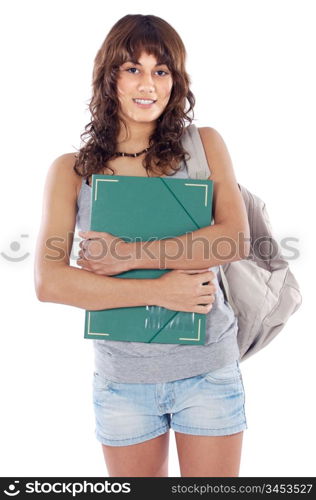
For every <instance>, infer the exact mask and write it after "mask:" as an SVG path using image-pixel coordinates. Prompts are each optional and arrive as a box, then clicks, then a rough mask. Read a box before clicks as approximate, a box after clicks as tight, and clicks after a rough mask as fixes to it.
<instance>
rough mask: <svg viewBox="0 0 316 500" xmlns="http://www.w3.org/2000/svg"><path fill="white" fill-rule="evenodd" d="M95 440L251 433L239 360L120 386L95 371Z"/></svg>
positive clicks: (113, 442)
mask: <svg viewBox="0 0 316 500" xmlns="http://www.w3.org/2000/svg"><path fill="white" fill-rule="evenodd" d="M93 406H94V413H95V423H96V427H95V437H96V438H97V440H98V441H100V442H101V443H102V444H106V445H110V446H126V445H131V444H136V443H141V442H143V441H147V440H148V439H152V438H154V437H157V436H159V435H160V434H163V433H165V432H167V431H168V430H169V428H172V429H173V430H174V431H177V432H182V433H185V434H194V435H197V436H225V435H229V434H235V433H237V432H240V431H242V430H244V429H247V428H248V427H247V421H246V415H245V392H244V385H243V381H242V374H241V371H240V368H239V361H238V360H237V361H234V362H233V363H230V364H228V365H226V366H224V367H222V368H219V369H217V370H212V371H210V372H207V373H203V374H201V375H196V376H194V377H189V378H184V379H180V380H174V381H172V382H165V383H157V384H148V383H119V382H113V381H111V380H108V379H107V378H105V377H103V376H102V375H100V374H99V373H97V372H94V373H93Z"/></svg>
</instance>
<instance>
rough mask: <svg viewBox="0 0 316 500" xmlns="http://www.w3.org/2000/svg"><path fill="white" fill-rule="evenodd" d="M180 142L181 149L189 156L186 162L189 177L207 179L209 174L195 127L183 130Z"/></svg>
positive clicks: (192, 125) (200, 140)
mask: <svg viewBox="0 0 316 500" xmlns="http://www.w3.org/2000/svg"><path fill="white" fill-rule="evenodd" d="M181 142H182V145H183V148H184V149H185V150H186V151H187V152H188V153H189V154H190V159H189V160H186V165H187V168H188V174H189V177H190V178H191V179H207V178H208V177H209V176H210V175H211V172H210V169H209V165H208V162H207V158H206V155H205V151H204V147H203V143H202V139H201V136H200V133H199V131H198V128H197V127H196V125H194V124H191V125H189V126H188V127H186V128H185V132H184V134H183V137H182V139H181Z"/></svg>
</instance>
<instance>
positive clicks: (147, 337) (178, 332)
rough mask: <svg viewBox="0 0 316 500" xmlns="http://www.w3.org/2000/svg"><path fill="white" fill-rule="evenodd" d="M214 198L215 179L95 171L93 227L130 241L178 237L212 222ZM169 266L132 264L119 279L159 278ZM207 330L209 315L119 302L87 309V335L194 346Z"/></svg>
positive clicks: (92, 228)
mask: <svg viewBox="0 0 316 500" xmlns="http://www.w3.org/2000/svg"><path fill="white" fill-rule="evenodd" d="M212 198H213V181H211V180H200V179H181V178H174V179H173V178H172V177H135V176H121V175H119V176H117V175H92V190H91V219H90V230H91V231H106V232H108V233H111V234H113V235H115V236H118V237H119V238H122V239H123V240H124V241H128V242H131V241H136V240H137V241H150V240H158V239H159V240H161V239H165V238H174V237H176V236H180V235H182V234H185V233H190V232H192V231H195V230H197V229H200V228H201V227H205V226H208V225H211V223H212ZM148 250H149V252H150V246H149V247H148ZM170 270H171V269H133V270H130V271H127V272H124V273H121V274H117V275H115V278H117V279H124V278H137V279H148V278H151V279H155V278H158V277H159V276H161V275H162V274H164V273H166V272H170ZM112 277H114V276H112ZM205 329H206V315H205V314H199V313H192V312H184V311H173V310H171V309H167V308H164V307H159V306H137V307H120V308H114V309H104V310H98V311H86V312H85V333H84V338H86V339H98V340H120V341H132V342H154V343H163V344H189V345H195V344H204V343H205Z"/></svg>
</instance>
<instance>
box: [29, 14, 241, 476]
mask: <svg viewBox="0 0 316 500" xmlns="http://www.w3.org/2000/svg"><path fill="white" fill-rule="evenodd" d="M185 57H186V52H185V48H184V45H183V42H182V40H181V39H180V37H179V35H178V34H177V32H176V31H175V30H174V29H173V28H172V27H171V26H170V25H169V24H168V23H167V22H166V21H164V20H163V19H161V18H159V17H156V16H152V15H127V16H125V17H123V18H122V19H120V20H119V21H118V22H117V23H116V24H115V25H114V26H113V27H112V29H111V30H110V32H109V33H108V35H107V37H106V39H105V40H104V42H103V44H102V46H101V48H100V49H99V51H98V53H97V56H96V59H95V64H94V71H93V95H92V99H91V103H90V111H91V114H92V120H91V122H90V123H89V124H88V125H87V126H86V127H85V132H84V134H87V135H89V140H88V141H87V142H86V143H85V145H84V146H83V147H82V148H81V149H80V150H79V152H78V154H75V153H66V154H63V155H61V156H59V157H58V158H57V159H55V160H54V161H53V163H52V165H51V167H50V169H49V171H48V174H47V180H46V184H45V189H44V198H43V215H42V224H41V228H40V231H39V235H38V241H37V248H36V258H35V287H36V293H37V297H38V299H39V300H41V301H47V302H57V303H61V304H69V305H72V306H76V307H80V308H82V309H86V310H100V309H108V308H109V309H111V308H119V307H133V306H144V305H158V306H161V307H165V308H168V309H171V310H175V311H187V312H196V313H202V314H206V315H207V335H206V337H207V339H206V344H205V345H195V346H190V345H180V344H158V343H156V344H146V343H141V342H120V341H104V340H94V341H93V344H94V350H95V371H94V373H93V398H94V410H95V419H96V430H95V432H96V437H97V439H98V440H99V441H100V443H101V444H102V449H103V453H104V458H105V462H106V466H107V470H108V473H109V475H110V476H127V477H136V476H151V477H153V476H168V443H169V429H170V428H172V429H173V430H174V432H175V438H176V445H177V451H178V457H179V465H180V471H181V475H182V476H191V477H192V476H200V477H201V476H204V477H211V476H217V477H219V476H237V475H238V474H239V464H240V456H241V448H242V436H243V430H244V429H246V428H247V423H246V416H245V407H244V401H245V395H244V387H243V382H242V376H241V372H240V368H239V350H238V344H237V322H236V318H235V316H234V313H233V311H232V309H231V308H230V306H229V304H228V303H227V301H226V300H224V296H223V293H222V290H221V287H220V286H219V280H218V271H219V265H220V264H223V263H225V262H227V261H233V260H240V259H243V258H245V257H246V256H247V255H248V252H249V248H248V247H247V245H246V243H244V242H245V241H247V238H249V227H248V220H247V214H246V210H245V207H244V204H243V200H242V197H241V195H240V192H239V189H238V186H237V182H236V179H235V174H234V171H233V167H232V163H231V160H230V156H229V153H228V151H227V148H226V146H225V143H224V141H223V139H222V137H221V136H220V134H219V133H218V132H217V131H216V130H215V129H213V128H211V127H203V128H200V129H196V130H198V133H197V136H199V137H195V138H194V141H195V142H196V145H197V146H198V144H197V141H202V144H203V148H204V151H205V154H206V157H207V162H208V165H209V168H210V175H209V177H208V178H209V179H212V180H213V181H214V202H213V217H214V224H213V225H211V226H207V227H204V228H202V229H199V230H197V231H193V232H192V233H191V234H190V236H191V238H190V239H189V238H188V235H187V234H185V235H182V236H180V237H178V238H177V240H178V241H176V239H172V238H170V239H168V240H165V241H164V243H165V247H164V249H165V256H167V259H166V258H165V257H164V258H165V265H164V267H165V268H166V269H169V272H168V273H165V274H163V275H162V276H161V277H159V278H157V279H143V280H137V279H124V280H122V279H118V278H115V274H119V273H121V272H123V271H126V270H129V269H135V268H146V267H147V268H159V267H161V260H160V253H159V250H160V248H159V240H158V241H154V242H152V244H151V246H150V256H149V255H148V254H147V253H142V252H140V250H141V248H142V244H143V243H144V242H139V241H138V242H134V243H131V242H125V241H123V240H122V239H120V238H118V237H117V236H116V235H112V234H110V233H106V232H103V233H99V232H92V231H89V222H90V208H91V204H90V198H91V175H92V174H93V173H98V174H106V175H113V174H114V175H128V176H149V177H152V176H168V175H172V176H174V177H182V178H185V177H188V171H187V164H186V159H187V156H186V154H187V152H186V151H185V149H184V148H183V146H182V139H183V137H185V134H186V133H188V130H189V128H188V127H186V126H185V125H186V122H189V123H192V120H193V118H191V117H190V116H189V113H192V114H193V108H194V104H195V99H194V96H193V94H192V92H191V90H190V88H189V84H190V80H189V77H188V74H187V73H186V69H185ZM187 103H188V104H189V109H188V110H186V106H187ZM84 134H82V135H84ZM203 154H204V153H203ZM196 160H197V161H198V158H197V157H196ZM148 217H150V213H149V214H148ZM76 224H77V226H78V228H79V229H80V230H81V231H82V230H83V231H85V232H80V233H79V234H80V235H81V236H82V237H83V240H82V241H81V243H80V248H81V250H80V252H79V259H78V260H77V264H78V266H79V267H75V266H71V265H70V261H69V255H70V253H71V248H72V244H73V235H74V231H75V227H76ZM240 234H242V235H243V236H244V239H242V241H243V244H241V243H240V238H239V236H240ZM50 238H55V241H56V243H55V245H54V247H56V246H58V247H59V249H60V256H59V258H58V259H56V250H52V249H51V245H47V242H48V240H50ZM92 238H93V240H92ZM219 239H222V244H221V245H217V246H216V252H209V253H208V254H207V255H206V256H205V252H204V248H205V245H204V244H201V242H202V243H203V241H204V243H205V242H208V243H209V244H210V245H212V244H213V243H214V242H215V241H217V242H218V241H219ZM101 240H102V242H103V244H106V245H107V248H110V246H111V244H113V242H115V243H116V247H115V248H116V252H117V253H121V255H124V257H126V256H128V257H129V258H128V259H125V258H124V259H118V258H117V254H116V255H113V254H112V253H111V252H106V255H102V257H100V258H99V259H96V258H91V257H93V256H95V255H97V253H98V251H99V249H100V247H99V246H98V245H99V244H100V241H101ZM50 241H51V240H50ZM228 241H229V242H232V243H233V244H234V248H235V251H234V252H233V253H232V252H230V250H231V247H230V248H228V247H229V245H228V244H227V242H228ZM225 242H226V243H225ZM176 243H181V244H182V248H183V249H184V251H183V252H182V253H181V255H179V256H178V257H177V258H174V257H173V258H169V259H168V256H172V255H173V256H174V253H175V245H176ZM189 247H190V248H189ZM210 248H212V247H210ZM188 250H191V254H192V255H191V256H190V258H189V257H188V256H187V254H188ZM227 254H229V257H227ZM137 255H138V257H137ZM139 255H142V257H141V258H140V257H139ZM89 257H90V259H89ZM211 268H212V270H211Z"/></svg>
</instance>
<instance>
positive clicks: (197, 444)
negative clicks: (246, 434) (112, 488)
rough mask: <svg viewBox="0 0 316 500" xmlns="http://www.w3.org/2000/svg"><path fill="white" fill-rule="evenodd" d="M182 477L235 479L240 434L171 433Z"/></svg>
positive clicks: (238, 457) (238, 460)
mask: <svg viewBox="0 0 316 500" xmlns="http://www.w3.org/2000/svg"><path fill="white" fill-rule="evenodd" d="M175 438H176V445H177V452H178V458H179V465H180V471H181V476H182V477H185V476H187V477H238V474H239V466H240V458H241V448H242V439H243V431H242V432H238V433H237V434H231V435H229V436H194V435H190V434H183V433H180V432H175Z"/></svg>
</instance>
